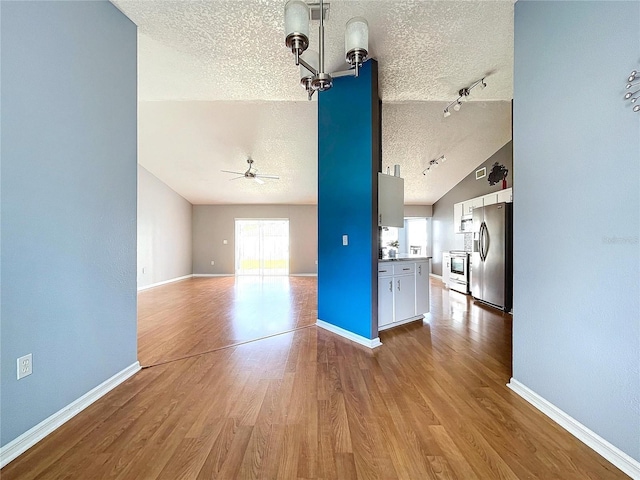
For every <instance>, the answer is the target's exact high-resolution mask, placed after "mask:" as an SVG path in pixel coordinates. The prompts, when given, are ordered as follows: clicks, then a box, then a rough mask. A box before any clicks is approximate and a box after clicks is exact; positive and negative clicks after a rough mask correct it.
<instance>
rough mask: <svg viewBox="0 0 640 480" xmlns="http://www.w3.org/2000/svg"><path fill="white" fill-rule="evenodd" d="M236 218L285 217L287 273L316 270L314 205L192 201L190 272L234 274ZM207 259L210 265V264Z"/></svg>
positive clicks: (316, 217) (315, 214)
mask: <svg viewBox="0 0 640 480" xmlns="http://www.w3.org/2000/svg"><path fill="white" fill-rule="evenodd" d="M236 218H254V219H261V218H262V219H268V218H287V219H289V273H290V274H291V275H307V274H315V273H317V271H318V267H317V265H316V260H317V259H318V207H317V206H316V205H194V206H193V273H194V274H196V275H234V274H235V219H236ZM225 240H226V241H227V243H226V244H225V243H224V241H225ZM211 261H213V262H214V265H211Z"/></svg>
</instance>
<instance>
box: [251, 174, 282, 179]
mask: <svg viewBox="0 0 640 480" xmlns="http://www.w3.org/2000/svg"><path fill="white" fill-rule="evenodd" d="M256 177H259V178H272V179H274V180H280V177H279V176H277V175H262V174H259V173H256Z"/></svg>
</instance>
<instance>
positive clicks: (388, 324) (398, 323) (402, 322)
mask: <svg viewBox="0 0 640 480" xmlns="http://www.w3.org/2000/svg"><path fill="white" fill-rule="evenodd" d="M418 320H424V315H422V314H420V315H416V316H415V317H409V318H405V319H404V320H400V321H399V322H392V323H387V324H386V325H383V326H382V327H378V331H379V332H381V331H382V330H386V329H388V328H393V327H399V326H400V325H404V324H405V323H411V322H417V321H418Z"/></svg>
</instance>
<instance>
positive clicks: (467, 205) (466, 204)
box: [462, 197, 482, 215]
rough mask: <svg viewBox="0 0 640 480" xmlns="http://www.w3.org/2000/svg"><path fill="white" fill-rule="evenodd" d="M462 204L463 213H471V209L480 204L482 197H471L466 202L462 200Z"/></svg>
mask: <svg viewBox="0 0 640 480" xmlns="http://www.w3.org/2000/svg"><path fill="white" fill-rule="evenodd" d="M462 205H463V206H464V212H463V213H464V215H473V209H474V208H478V207H481V206H482V197H476V198H472V199H470V200H467V201H466V202H462Z"/></svg>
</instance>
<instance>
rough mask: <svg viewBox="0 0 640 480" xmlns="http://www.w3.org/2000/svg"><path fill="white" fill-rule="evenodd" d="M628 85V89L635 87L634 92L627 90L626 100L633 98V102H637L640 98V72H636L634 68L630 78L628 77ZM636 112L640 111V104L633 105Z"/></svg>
mask: <svg viewBox="0 0 640 480" xmlns="http://www.w3.org/2000/svg"><path fill="white" fill-rule="evenodd" d="M627 82H629V83H627V86H626V87H625V88H626V89H627V90H629V89H635V91H634V92H627V93H626V94H625V95H624V99H625V100H631V103H636V102H637V101H638V100H640V72H636V71H635V70H633V71H632V72H631V75H629V78H627ZM633 111H634V112H640V105H635V106H634V107H633Z"/></svg>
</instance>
